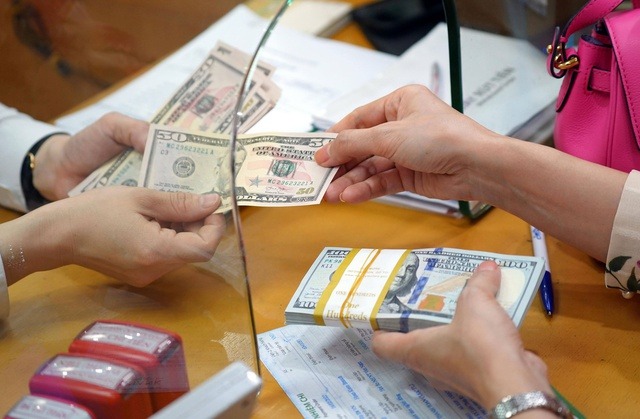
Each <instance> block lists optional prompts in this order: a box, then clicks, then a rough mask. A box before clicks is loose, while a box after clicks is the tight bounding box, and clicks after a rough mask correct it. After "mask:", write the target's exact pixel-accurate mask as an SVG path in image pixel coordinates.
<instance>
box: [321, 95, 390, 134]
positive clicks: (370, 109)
mask: <svg viewBox="0 0 640 419" xmlns="http://www.w3.org/2000/svg"><path fill="white" fill-rule="evenodd" d="M395 95H396V92H393V93H391V94H389V95H387V96H383V97H381V98H379V99H376V100H374V101H373V102H371V103H368V104H366V105H363V106H360V107H358V108H356V109H354V110H353V112H351V113H349V114H348V115H347V116H345V117H344V118H342V120H340V121H338V122H337V123H336V124H335V125H334V126H333V127H331V129H330V130H329V131H331V132H341V131H344V130H347V129H362V128H370V127H374V126H376V125H379V124H383V123H385V122H387V121H388V119H387V112H386V108H387V106H388V104H389V102H390V101H392V100H393V98H394V97H395Z"/></svg>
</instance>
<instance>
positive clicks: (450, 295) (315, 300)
mask: <svg viewBox="0 0 640 419" xmlns="http://www.w3.org/2000/svg"><path fill="white" fill-rule="evenodd" d="M485 260H494V261H495V262H496V263H497V264H498V265H499V266H500V267H501V275H502V280H501V284H500V290H499V292H498V294H497V299H498V302H499V303H500V304H501V305H502V307H504V309H505V310H506V311H507V313H508V314H509V316H510V317H511V318H512V319H513V322H514V323H515V324H516V326H518V327H519V326H520V324H521V322H522V319H523V317H524V315H525V314H526V312H527V310H528V309H529V306H530V305H531V301H532V299H533V297H534V295H536V291H537V289H538V286H539V285H540V281H541V280H542V277H543V274H544V259H542V258H539V257H533V256H515V255H504V254H497V253H486V252H477V251H468V250H459V249H450V248H434V249H415V250H406V249H349V248H340V247H327V248H325V249H324V250H323V251H322V252H321V253H320V255H319V256H318V258H317V259H316V260H315V262H314V263H313V265H312V266H311V268H310V269H309V271H308V272H307V273H306V275H305V276H304V278H303V279H302V282H301V284H300V286H299V287H298V289H297V291H296V293H295V294H294V296H293V298H292V299H291V301H290V302H289V305H288V306H287V308H286V311H285V319H286V323H287V324H308V325H324V326H338V327H344V328H350V327H353V328H360V329H374V330H378V329H381V330H390V331H403V332H407V331H411V330H414V329H420V328H425V327H429V326H435V325H441V324H446V323H450V322H451V320H452V319H453V315H454V313H455V310H456V302H457V300H458V296H459V295H460V292H461V291H462V289H463V288H464V286H465V284H466V282H467V279H468V278H469V277H470V276H471V274H472V273H473V271H474V270H475V268H476V267H477V266H478V265H479V264H480V263H481V262H483V261H485Z"/></svg>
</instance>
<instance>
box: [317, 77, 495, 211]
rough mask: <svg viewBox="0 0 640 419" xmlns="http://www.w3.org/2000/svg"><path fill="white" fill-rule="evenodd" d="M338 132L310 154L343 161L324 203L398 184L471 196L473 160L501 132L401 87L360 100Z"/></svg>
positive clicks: (325, 162) (388, 190) (433, 193)
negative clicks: (363, 102)
mask: <svg viewBox="0 0 640 419" xmlns="http://www.w3.org/2000/svg"><path fill="white" fill-rule="evenodd" d="M331 131H334V132H337V133H338V136H337V137H336V139H335V140H333V141H332V142H331V143H329V144H328V145H325V146H324V147H322V148H321V149H319V150H318V151H317V153H316V162H317V163H318V164H320V165H322V166H325V167H334V166H338V165H343V164H344V168H343V169H342V170H341V171H339V172H338V177H336V179H335V180H334V181H333V182H332V183H331V185H330V186H329V189H328V190H327V192H326V194H325V199H326V200H327V201H329V202H337V201H338V200H341V201H344V202H352V203H356V202H363V201H366V200H369V199H372V198H376V197H379V196H383V195H387V194H393V193H397V192H401V191H404V190H407V191H412V192H416V193H419V194H422V195H426V196H429V197H432V198H441V199H463V200H469V199H472V198H473V196H472V194H474V193H475V191H476V189H477V188H476V186H475V185H476V182H477V179H476V177H475V176H474V166H476V165H478V164H479V162H478V157H479V155H480V154H481V153H484V154H486V153H488V152H489V151H488V149H487V146H488V145H489V143H490V142H491V140H492V139H497V138H499V139H500V140H502V137H501V136H499V135H497V134H495V133H493V132H491V131H489V130H488V129H486V128H484V127H482V126H481V125H479V124H478V123H476V122H474V121H473V120H471V119H470V118H468V117H466V116H464V115H462V114H460V113H459V112H457V111H456V110H455V109H453V108H451V107H450V106H449V105H447V104H446V103H444V102H442V101H441V100H440V99H438V97H437V96H436V95H434V94H433V93H431V92H430V91H429V90H428V89H427V88H425V87H423V86H418V85H412V86H407V87H404V88H401V89H398V90H396V91H395V92H393V93H391V94H389V95H387V96H385V97H383V98H380V99H378V100H376V101H374V102H372V103H370V104H368V105H365V106H362V107H360V108H358V109H356V110H355V111H353V112H352V113H351V114H349V115H347V116H346V117H345V118H344V119H342V120H341V121H340V122H338V123H337V124H336V125H335V126H333V127H332V128H331Z"/></svg>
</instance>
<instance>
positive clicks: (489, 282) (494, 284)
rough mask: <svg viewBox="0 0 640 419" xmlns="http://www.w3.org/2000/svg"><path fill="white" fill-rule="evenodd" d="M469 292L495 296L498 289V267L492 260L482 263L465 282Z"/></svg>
mask: <svg viewBox="0 0 640 419" xmlns="http://www.w3.org/2000/svg"><path fill="white" fill-rule="evenodd" d="M465 289H471V291H469V292H482V293H484V294H486V295H490V296H495V295H496V294H497V293H498V290H499V289H500V267H499V266H498V264H496V263H495V262H494V261H492V260H487V261H484V262H482V263H481V264H480V265H478V267H477V268H476V270H475V272H474V274H473V275H471V278H469V280H468V281H467V285H466V286H465Z"/></svg>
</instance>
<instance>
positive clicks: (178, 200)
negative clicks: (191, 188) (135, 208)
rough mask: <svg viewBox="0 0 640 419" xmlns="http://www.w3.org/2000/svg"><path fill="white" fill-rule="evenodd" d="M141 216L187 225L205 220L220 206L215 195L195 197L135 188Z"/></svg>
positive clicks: (182, 193) (186, 194) (218, 198)
mask: <svg viewBox="0 0 640 419" xmlns="http://www.w3.org/2000/svg"><path fill="white" fill-rule="evenodd" d="M135 189H136V193H138V194H139V197H138V198H139V199H138V202H139V204H140V205H141V207H142V213H143V215H145V216H147V217H151V218H154V219H156V220H160V221H162V222H183V223H188V222H192V221H198V220H202V219H204V218H206V217H207V216H209V215H210V214H212V213H213V212H214V211H215V210H216V209H217V208H218V207H219V206H220V202H221V201H220V197H219V196H218V195H216V194H205V195H196V194H190V193H184V192H161V191H155V190H152V189H146V188H135Z"/></svg>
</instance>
